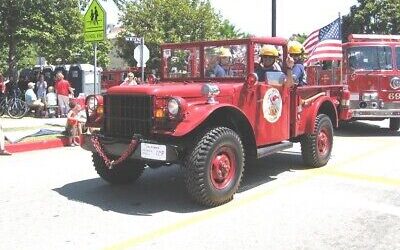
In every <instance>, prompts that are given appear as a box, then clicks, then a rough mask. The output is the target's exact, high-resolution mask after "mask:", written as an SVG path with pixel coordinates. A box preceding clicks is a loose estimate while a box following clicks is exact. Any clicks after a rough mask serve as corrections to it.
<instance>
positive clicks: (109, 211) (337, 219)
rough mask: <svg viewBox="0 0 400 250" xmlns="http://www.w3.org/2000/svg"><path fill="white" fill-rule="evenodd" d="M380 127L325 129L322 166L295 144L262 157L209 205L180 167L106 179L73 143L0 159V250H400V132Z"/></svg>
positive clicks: (384, 126)
mask: <svg viewBox="0 0 400 250" xmlns="http://www.w3.org/2000/svg"><path fill="white" fill-rule="evenodd" d="M377 125H378V126H377ZM379 126H381V127H379ZM387 126H388V123H387V121H386V122H376V123H369V124H366V123H354V124H350V125H346V126H345V127H344V128H342V129H340V130H339V131H335V133H336V136H335V141H334V150H333V155H332V158H331V160H330V161H329V163H328V165H327V166H325V167H323V168H319V169H307V168H305V167H304V166H303V165H302V159H301V154H300V149H299V146H296V147H294V148H292V149H290V150H287V151H285V152H282V153H279V154H275V155H273V156H270V157H268V158H265V159H263V160H262V161H259V162H258V163H257V166H256V167H254V168H252V169H251V170H249V171H247V172H246V175H245V178H244V181H243V184H242V186H241V188H240V190H239V192H238V193H237V194H236V195H235V198H234V200H233V201H232V202H230V203H228V204H226V205H223V206H220V207H217V208H213V209H205V208H203V207H199V206H198V205H196V204H194V203H192V202H191V201H190V200H189V197H188V195H187V194H186V192H185V188H184V182H183V178H182V174H181V172H180V171H179V167H178V166H170V167H163V168H160V169H156V170H153V169H146V171H145V173H144V175H143V176H142V177H141V178H140V179H139V181H138V182H136V183H134V184H131V185H127V186H110V185H108V184H106V183H105V182H104V181H103V180H102V179H100V178H99V177H98V176H97V174H96V172H95V171H94V168H93V167H92V164H91V158H90V154H89V153H88V152H85V151H83V150H81V149H80V148H59V149H51V150H45V151H36V152H27V153H19V154H14V155H12V156H11V157H1V158H0V171H1V174H0V249H7V250H8V249H118V250H119V249H131V248H133V249H185V250H186V249H230V250H234V249H279V250H281V249H346V250H347V249H391V250H392V249H400V170H399V163H398V160H397V157H398V156H399V154H400V132H391V131H389V130H388V129H386V127H387ZM396 162H397V163H396Z"/></svg>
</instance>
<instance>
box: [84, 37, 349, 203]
mask: <svg viewBox="0 0 400 250" xmlns="http://www.w3.org/2000/svg"><path fill="white" fill-rule="evenodd" d="M264 45H274V46H276V47H278V48H279V49H281V50H282V52H283V53H282V58H281V61H283V62H285V60H284V59H285V58H286V56H287V41H286V40H285V39H282V38H254V37H252V38H248V39H238V40H224V41H207V42H193V43H182V44H164V45H162V46H161V55H162V70H161V71H160V72H161V78H160V79H161V80H160V82H154V81H155V78H154V77H149V79H148V82H147V84H141V85H136V86H116V87H112V88H110V89H108V91H107V93H106V94H105V95H102V96H99V95H97V96H89V97H88V98H87V99H86V103H87V107H88V110H87V112H88V121H87V125H88V126H89V127H98V128H100V130H99V132H98V133H94V134H84V135H83V136H82V142H83V144H82V147H83V148H84V149H86V150H90V151H92V155H93V163H94V166H95V169H96V171H97V173H98V174H99V175H100V176H101V177H102V178H103V179H104V180H106V181H108V182H110V183H115V184H118V183H127V182H132V181H135V180H136V179H137V178H139V176H140V175H141V174H142V172H143V170H144V168H145V166H149V167H152V168H156V167H160V166H162V165H166V164H169V163H178V164H180V165H181V166H182V168H183V169H184V173H185V182H186V187H187V190H188V192H189V194H190V195H191V197H192V198H193V199H194V200H195V201H197V202H198V203H200V204H203V205H206V206H217V205H220V204H223V203H225V202H228V201H230V200H231V199H232V198H233V195H234V194H235V192H236V191H237V189H238V187H239V184H240V181H241V179H242V174H243V170H244V167H245V165H246V166H249V165H250V164H252V162H254V160H255V159H257V158H261V157H264V156H267V155H270V154H272V153H275V152H278V151H281V150H284V149H287V148H290V147H292V145H293V143H294V142H300V143H301V151H302V156H303V160H304V162H305V164H306V165H308V166H310V167H320V166H323V165H325V164H326V163H327V162H328V160H329V158H330V155H331V151H332V145H333V129H332V127H336V126H337V124H338V120H339V118H338V117H342V116H346V115H347V112H348V107H347V106H342V105H341V104H346V103H348V102H346V101H342V97H343V96H344V97H346V96H347V97H349V94H348V93H346V91H345V90H344V89H343V86H342V85H331V86H309V87H292V88H290V87H287V86H286V85H284V84H282V78H284V74H283V73H282V72H267V74H266V75H267V76H266V80H265V81H262V82H261V81H258V79H257V75H256V74H255V68H256V67H257V63H258V62H259V53H258V51H259V50H260V48H262V46H264ZM222 50H223V51H225V52H226V54H229V57H230V60H229V61H226V63H227V64H226V65H224V67H225V69H226V70H228V71H229V73H227V74H226V75H225V76H220V77H218V76H217V75H215V74H214V73H215V72H213V70H212V68H213V67H214V66H216V63H217V61H216V60H218V59H216V52H217V51H222ZM225 52H224V53H225ZM282 67H283V71H284V72H285V71H286V68H287V66H286V65H285V64H284V65H282Z"/></svg>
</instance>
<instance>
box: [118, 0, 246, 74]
mask: <svg viewBox="0 0 400 250" xmlns="http://www.w3.org/2000/svg"><path fill="white" fill-rule="evenodd" d="M122 22H123V27H124V29H125V32H122V33H121V34H120V36H119V38H118V40H117V46H118V48H119V51H120V55H121V56H122V57H123V58H124V59H125V60H126V61H127V62H128V63H129V64H130V65H135V64H136V62H135V61H134V59H133V48H134V45H133V44H130V43H127V42H126V41H125V37H126V36H131V35H135V36H139V37H141V36H143V37H144V38H145V42H146V45H147V46H148V47H149V50H150V56H151V59H150V61H149V62H148V63H147V65H148V67H149V68H154V69H157V68H158V66H159V59H158V58H160V51H159V45H160V44H161V43H165V42H188V41H196V40H210V39H219V38H237V37H242V36H244V35H245V34H243V33H240V32H239V31H237V30H236V29H235V27H234V26H233V25H232V24H230V23H229V21H227V20H223V19H222V17H221V15H220V14H219V13H218V12H216V11H215V9H214V8H213V7H212V6H211V4H210V2H209V1H208V0H138V1H136V2H130V3H127V5H126V8H125V9H124V11H123V17H122Z"/></svg>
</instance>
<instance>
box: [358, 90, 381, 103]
mask: <svg viewBox="0 0 400 250" xmlns="http://www.w3.org/2000/svg"><path fill="white" fill-rule="evenodd" d="M361 100H363V101H364V102H370V101H377V100H378V92H368V93H363V94H362V96H361Z"/></svg>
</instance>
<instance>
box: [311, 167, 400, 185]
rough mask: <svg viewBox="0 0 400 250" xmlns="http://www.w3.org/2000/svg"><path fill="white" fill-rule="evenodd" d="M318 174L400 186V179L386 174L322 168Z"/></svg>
mask: <svg viewBox="0 0 400 250" xmlns="http://www.w3.org/2000/svg"><path fill="white" fill-rule="evenodd" d="M317 175H328V176H335V177H340V178H346V179H350V180H359V181H367V182H372V183H379V184H385V185H389V186H400V179H394V178H388V177H384V176H373V175H364V174H359V173H350V172H342V171H335V170H332V169H330V170H322V171H320V172H318V173H317Z"/></svg>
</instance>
